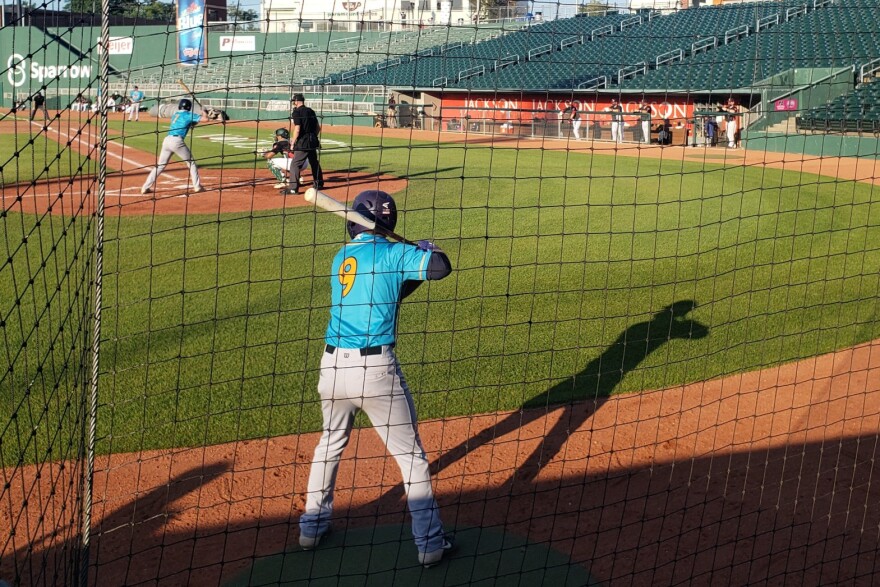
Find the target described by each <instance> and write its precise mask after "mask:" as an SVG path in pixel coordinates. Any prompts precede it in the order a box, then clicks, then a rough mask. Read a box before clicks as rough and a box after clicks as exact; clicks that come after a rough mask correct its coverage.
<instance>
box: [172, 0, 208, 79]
mask: <svg viewBox="0 0 880 587" xmlns="http://www.w3.org/2000/svg"><path fill="white" fill-rule="evenodd" d="M206 15H207V11H206V10H205V0H177V59H178V60H179V61H180V64H181V65H199V64H200V63H205V62H207V60H208V54H207V42H206V41H207V36H208V35H207V33H206V32H205V17H206Z"/></svg>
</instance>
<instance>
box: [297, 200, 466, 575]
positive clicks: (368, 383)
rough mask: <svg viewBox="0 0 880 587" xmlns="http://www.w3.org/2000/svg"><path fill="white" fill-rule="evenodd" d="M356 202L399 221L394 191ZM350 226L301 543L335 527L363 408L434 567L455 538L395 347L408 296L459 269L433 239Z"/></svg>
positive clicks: (333, 305)
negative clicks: (347, 454) (343, 473)
mask: <svg viewBox="0 0 880 587" xmlns="http://www.w3.org/2000/svg"><path fill="white" fill-rule="evenodd" d="M352 207H353V208H354V209H355V210H356V211H358V212H360V213H361V214H363V215H364V216H366V217H367V218H369V219H371V220H375V221H376V223H377V224H378V225H380V226H382V227H385V228H387V229H388V230H393V229H394V226H395V224H396V223H397V207H396V204H395V203H394V200H393V199H392V198H391V196H389V195H388V194H387V193H385V192H381V191H366V192H361V193H360V194H359V195H358V196H357V198H355V200H354V203H353V206H352ZM347 227H348V233H349V235H350V236H351V241H350V242H349V243H348V244H346V245H344V246H343V247H342V249H341V250H340V251H339V252H338V253H337V254H336V257H335V258H334V259H333V264H332V266H331V275H332V278H331V282H330V290H331V291H330V322H329V324H328V326H327V332H326V335H325V342H326V347H325V352H324V353H323V355H322V356H321V373H320V378H319V381H318V393H319V395H320V397H321V411H322V412H323V415H324V432H323V434H321V439H320V440H319V441H318V445H317V447H316V448H315V454H314V458H313V459H312V466H311V471H310V474H309V484H308V494H307V496H306V507H305V513H303V515H302V517H301V518H300V546H302V548H304V549H306V550H309V549H312V548H314V547H316V546H318V544H319V542H320V541H321V538H322V537H323V536H324V535H325V534H327V532H328V531H329V530H330V516H331V514H332V512H333V490H334V485H335V483H336V473H337V470H338V468H339V459H340V456H341V455H342V451H343V449H344V448H345V446H346V444H348V439H349V435H350V433H351V429H352V425H353V423H354V418H355V414H356V413H357V412H358V410H363V411H364V412H365V413H366V414H367V416H369V418H370V422H372V424H373V427H374V429H375V430H376V432H377V433H378V434H379V437H380V438H381V439H382V441H383V442H384V443H385V446H386V448H387V449H388V452H389V453H390V454H391V456H393V457H394V459H395V460H396V461H397V464H398V466H399V467H400V472H401V474H402V475H403V482H404V487H405V489H406V497H407V508H408V509H409V512H410V515H411V516H412V532H413V536H414V538H415V543H416V548H417V549H418V560H419V563H420V564H422V565H424V566H426V567H430V566H433V565H435V564H437V563H439V562H440V561H441V559H442V558H443V555H444V553H445V552H447V551H449V550H450V549H452V541H451V539H450V538H449V537H448V536H446V534H445V533H444V531H443V525H442V523H441V521H440V515H439V511H438V507H437V502H436V501H435V500H434V493H433V490H432V488H431V474H430V472H429V470H428V460H427V458H426V457H425V451H424V449H423V448H422V443H421V440H420V439H419V433H418V429H417V420H416V412H415V405H414V404H413V400H412V396H411V395H410V391H409V388H408V387H407V384H406V380H405V379H404V377H403V373H402V372H401V369H400V364H399V363H398V361H397V357H396V355H395V354H394V344H395V335H396V331H397V315H398V306H399V304H400V301H401V300H402V299H403V298H404V297H406V296H407V295H409V294H411V293H412V292H413V291H415V290H416V288H417V287H418V286H419V285H420V284H421V283H422V281H424V280H428V279H430V280H434V279H443V278H444V277H446V276H447V275H449V274H450V273H451V272H452V266H451V264H450V262H449V258H448V257H447V256H446V254H445V253H443V252H442V251H441V250H440V249H439V248H437V247H436V246H435V245H434V244H433V243H431V242H429V241H419V244H418V245H411V244H406V243H398V242H391V241H389V240H387V239H386V238H385V237H384V236H382V235H381V234H379V233H376V232H373V231H368V230H367V229H366V228H364V227H362V226H360V225H358V224H355V223H353V222H348V224H347Z"/></svg>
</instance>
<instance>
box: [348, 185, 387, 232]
mask: <svg viewBox="0 0 880 587" xmlns="http://www.w3.org/2000/svg"><path fill="white" fill-rule="evenodd" d="M351 207H352V209H353V210H354V211H355V212H359V213H361V214H363V215H364V216H366V217H367V218H368V219H370V220H374V221H375V222H376V224H377V225H378V226H381V227H383V228H385V229H387V230H394V227H395V226H396V225H397V204H395V203H394V198H392V197H391V196H389V195H388V194H387V193H385V192H380V191H379V190H368V191H365V192H361V193H359V194H358V195H357V197H356V198H355V199H354V202H353V203H352V205H351ZM346 226H347V227H348V235H349V236H350V237H351V238H354V237H355V236H357V235H359V234H360V233H362V232H364V231H366V230H367V229H366V227H364V226H361V225H360V224H356V223H354V222H348V223H347V225H346Z"/></svg>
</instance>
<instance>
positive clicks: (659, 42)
mask: <svg viewBox="0 0 880 587" xmlns="http://www.w3.org/2000/svg"><path fill="white" fill-rule="evenodd" d="M780 9H781V4H780V3H771V4H765V3H761V4H736V5H730V6H726V5H722V6H712V7H707V8H699V9H690V10H682V11H679V12H676V13H673V14H670V15H668V16H662V17H660V18H654V19H651V20H649V21H646V22H643V23H642V24H640V25H638V26H633V27H630V28H626V29H624V30H622V31H618V32H615V34H614V35H611V36H608V37H603V38H601V39H597V40H595V41H593V42H589V43H584V44H583V45H577V46H573V47H571V48H569V49H568V50H562V51H554V52H552V53H549V54H546V55H542V56H539V57H537V58H535V59H533V60H530V61H529V62H527V63H524V64H522V65H521V66H520V67H510V68H507V69H505V70H502V71H498V72H496V73H494V74H493V75H487V76H485V77H483V78H481V79H475V80H473V81H472V82H471V84H470V87H471V88H473V89H490V88H516V87H523V88H534V89H537V88H547V89H578V88H582V87H587V86H590V87H607V86H608V85H611V84H614V83H617V80H618V78H619V77H621V76H624V77H625V76H628V75H635V74H636V73H637V72H638V71H639V70H640V69H642V68H649V67H651V66H654V65H655V64H656V63H657V61H658V59H659V60H663V59H674V58H676V56H677V55H679V54H680V52H683V51H685V50H688V49H690V48H691V46H692V44H693V43H694V41H695V40H697V39H700V38H704V37H707V36H712V35H724V34H725V33H726V32H727V31H729V30H732V29H735V28H737V27H743V26H746V25H749V24H751V23H754V22H756V21H757V20H758V19H760V18H763V17H765V16H767V15H770V14H775V13H776V12H778V11H779V10H780ZM602 78H604V80H603V79H602ZM603 81H604V83H602V82H603Z"/></svg>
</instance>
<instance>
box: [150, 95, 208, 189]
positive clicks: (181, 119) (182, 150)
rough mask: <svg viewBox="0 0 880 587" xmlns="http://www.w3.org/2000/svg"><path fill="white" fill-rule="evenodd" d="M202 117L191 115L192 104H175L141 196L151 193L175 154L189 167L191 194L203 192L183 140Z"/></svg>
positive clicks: (182, 102) (194, 165)
mask: <svg viewBox="0 0 880 587" xmlns="http://www.w3.org/2000/svg"><path fill="white" fill-rule="evenodd" d="M201 119H202V117H201V116H199V115H198V114H193V113H192V102H190V101H189V100H187V99H186V98H184V99H183V100H181V101H180V102H178V103H177V112H175V113H174V116H172V117H171V127H170V128H169V129H168V136H167V137H165V140H164V141H162V151H161V152H160V153H159V162H158V164H157V165H156V167H154V168H153V170H152V171H151V172H150V175H149V176H148V177H147V181H146V183H144V187H142V188H141V193H142V194H149V193H150V192H152V191H153V186H154V185H155V184H156V179H157V178H158V177H159V175H161V173H162V172H163V171H165V166H166V165H168V162H169V161H171V155H172V154H175V155H177V156H178V157H180V158H181V159H183V162H184V163H186V165H187V167H189V177H190V179H191V180H192V186H193V187H192V190H190V191H191V192H192V193H199V192H203V191H205V188H203V187H202V181H201V179H199V168H198V167H196V162H195V161H194V160H193V156H192V152H191V151H190V150H189V147H187V146H186V142H185V141H184V139H185V138H186V135H187V133H188V132H189V129H191V128H192V127H194V126H195V125H197V124H198V123H199V120H201Z"/></svg>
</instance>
